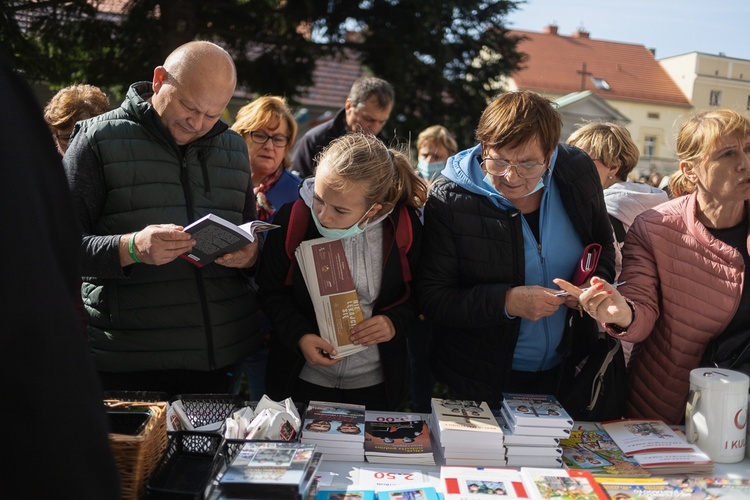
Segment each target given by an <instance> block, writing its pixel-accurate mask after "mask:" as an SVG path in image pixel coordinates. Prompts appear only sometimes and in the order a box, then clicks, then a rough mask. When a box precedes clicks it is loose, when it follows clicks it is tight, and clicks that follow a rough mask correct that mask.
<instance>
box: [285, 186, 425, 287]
mask: <svg viewBox="0 0 750 500" xmlns="http://www.w3.org/2000/svg"><path fill="white" fill-rule="evenodd" d="M309 224H310V207H308V206H307V205H306V204H305V202H304V201H302V200H297V201H295V202H294V205H292V212H291V214H289V224H288V225H287V228H286V244H285V248H286V255H287V257H289V260H290V261H291V263H290V265H289V272H287V275H286V281H285V284H286V285H291V284H292V276H293V275H294V268H295V267H296V266H297V258H296V257H295V256H294V252H295V251H296V250H297V247H298V246H299V244H300V243H302V240H303V239H304V237H305V233H306V232H307V227H308V225H309ZM413 237H414V234H413V233H412V226H411V217H409V209H408V208H406V205H400V206H399V217H398V225H397V226H396V245H397V246H398V254H399V257H400V258H401V273H402V275H403V277H404V283H409V282H410V281H411V270H410V268H409V259H408V258H407V257H406V254H407V253H409V250H410V249H411V243H412V238H413ZM407 286H408V285H407Z"/></svg>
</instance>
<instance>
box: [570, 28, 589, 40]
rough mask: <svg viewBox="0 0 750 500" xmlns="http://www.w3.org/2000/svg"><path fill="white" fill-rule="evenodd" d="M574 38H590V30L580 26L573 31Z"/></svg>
mask: <svg viewBox="0 0 750 500" xmlns="http://www.w3.org/2000/svg"><path fill="white" fill-rule="evenodd" d="M573 38H590V37H589V32H588V31H586V30H585V29H584V28H578V29H577V30H576V32H575V33H573Z"/></svg>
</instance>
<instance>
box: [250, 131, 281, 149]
mask: <svg viewBox="0 0 750 500" xmlns="http://www.w3.org/2000/svg"><path fill="white" fill-rule="evenodd" d="M250 139H251V140H252V141H253V142H254V143H255V144H265V143H267V142H268V140H269V139H270V140H271V143H273V145H274V146H276V147H277V148H283V147H286V145H287V144H289V137H287V136H285V135H283V134H275V135H268V134H266V133H265V132H250Z"/></svg>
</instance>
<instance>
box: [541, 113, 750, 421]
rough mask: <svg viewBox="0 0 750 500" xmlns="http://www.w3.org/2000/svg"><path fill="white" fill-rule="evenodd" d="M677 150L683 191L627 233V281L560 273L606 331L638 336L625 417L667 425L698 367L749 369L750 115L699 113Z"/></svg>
mask: <svg viewBox="0 0 750 500" xmlns="http://www.w3.org/2000/svg"><path fill="white" fill-rule="evenodd" d="M677 156H678V159H679V161H680V172H679V173H678V174H676V179H673V182H672V186H673V188H674V189H676V191H677V192H676V193H675V194H676V195H678V197H677V198H676V199H674V200H672V201H670V202H669V203H665V204H663V205H661V206H659V207H658V208H657V209H653V210H647V211H646V212H644V213H642V214H641V215H640V216H639V217H638V218H637V219H636V220H635V222H634V224H633V226H632V227H631V228H630V231H629V232H628V235H627V238H626V240H625V246H624V247H623V269H622V274H621V275H620V279H621V280H624V281H626V283H625V284H624V285H622V286H621V287H620V289H619V290H615V289H614V288H613V287H612V286H611V285H610V284H608V283H606V282H605V281H603V280H601V279H599V278H594V280H593V281H592V287H591V288H590V289H588V290H581V289H579V288H576V287H574V286H572V285H570V283H567V282H565V281H562V280H555V282H556V283H557V284H558V286H560V287H561V288H563V289H564V290H566V291H568V292H571V294H572V295H574V296H577V297H578V299H579V301H580V304H581V306H582V307H583V308H584V310H586V311H587V312H588V314H589V315H591V316H592V317H594V318H595V319H596V320H598V321H601V322H602V323H604V324H605V326H606V329H607V332H608V333H609V334H610V335H613V336H616V337H620V338H622V339H623V340H628V341H631V342H637V343H639V344H638V345H637V346H636V349H635V350H634V353H633V357H632V360H631V364H630V376H629V391H628V392H629V393H628V399H627V410H626V412H627V416H630V417H637V418H658V419H662V420H664V421H665V422H667V423H669V424H678V423H680V422H681V421H682V420H683V418H684V415H685V404H686V402H687V398H688V391H689V385H690V383H689V376H690V371H691V370H692V369H694V368H697V367H699V366H719V367H722V368H728V369H733V370H738V371H743V372H745V373H750V287H747V286H745V282H746V275H745V270H746V269H747V268H748V267H749V266H750V257H749V256H748V242H749V241H750V236H749V231H748V209H749V208H750V204H749V202H748V200H750V120H748V119H747V118H745V117H744V116H742V115H740V114H739V113H737V112H735V111H730V110H714V111H707V112H703V113H700V114H697V115H696V116H694V117H692V118H691V119H689V120H688V121H687V122H686V123H685V124H684V125H683V127H682V129H681V130H680V133H679V134H678V136H677ZM679 195H682V196H679Z"/></svg>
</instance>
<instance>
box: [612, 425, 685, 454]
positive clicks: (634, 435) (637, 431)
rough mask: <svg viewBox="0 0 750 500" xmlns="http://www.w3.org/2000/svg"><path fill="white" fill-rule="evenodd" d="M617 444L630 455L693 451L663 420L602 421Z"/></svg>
mask: <svg viewBox="0 0 750 500" xmlns="http://www.w3.org/2000/svg"><path fill="white" fill-rule="evenodd" d="M601 427H602V429H604V430H605V431H607V433H608V434H609V436H610V437H611V438H612V440H613V441H614V442H615V443H617V446H619V447H620V449H621V450H622V451H623V452H624V453H625V454H626V455H628V456H633V455H635V454H636V453H655V452H683V451H685V452H691V451H694V447H693V446H691V445H690V444H689V443H688V442H687V441H686V440H685V438H683V437H681V436H678V435H677V433H675V431H673V430H672V429H671V428H670V427H669V426H668V425H667V424H665V423H664V422H663V421H661V420H648V419H635V418H631V419H624V420H611V421H609V422H602V423H601Z"/></svg>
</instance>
